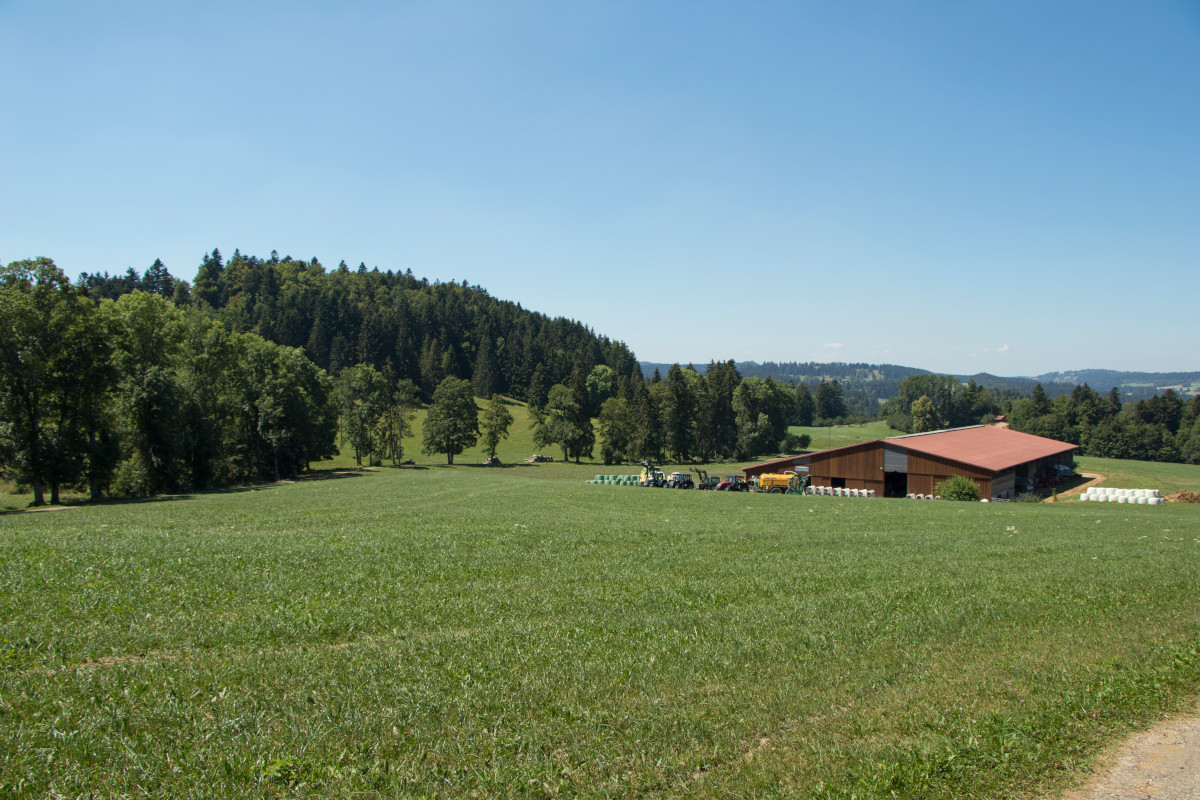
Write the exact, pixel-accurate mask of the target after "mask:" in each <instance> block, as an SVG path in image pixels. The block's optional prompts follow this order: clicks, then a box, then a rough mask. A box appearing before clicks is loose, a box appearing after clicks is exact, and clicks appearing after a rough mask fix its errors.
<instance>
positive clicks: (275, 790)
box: [0, 451, 1200, 798]
mask: <svg viewBox="0 0 1200 800" xmlns="http://www.w3.org/2000/svg"><path fill="white" fill-rule="evenodd" d="M502 452H503V451H502ZM461 460H462V461H463V462H464V463H463V465H462V466H455V467H453V468H448V467H445V466H438V465H435V464H433V463H428V464H426V465H423V466H419V467H416V468H401V469H394V468H386V467H385V468H383V469H379V470H376V471H363V472H351V473H349V474H348V475H347V476H346V477H342V478H330V479H327V480H317V481H306V482H298V483H295V484H290V485H279V486H271V487H263V488H258V489H253V490H245V491H231V492H223V493H214V494H206V495H196V496H188V497H180V498H172V499H162V500H157V501H143V502H134V503H123V504H108V505H100V506H88V507H82V508H73V509H68V510H65V511H58V512H46V513H36V514H10V515H4V516H0V541H2V542H3V546H2V547H0V741H2V743H3V744H2V746H0V754H2V755H0V796H3V797H47V796H49V797H57V796H62V797H76V796H86V795H89V794H90V796H98V797H117V796H130V797H136V796H151V797H166V796H171V797H214V796H215V797H238V798H258V797H286V796H321V797H331V796H337V797H342V796H354V797H376V796H378V797H393V796H405V797H409V796H412V797H420V796H427V797H470V796H511V797H574V796H587V797H633V796H638V797H679V796H685V797H699V798H707V797H828V798H849V797H891V796H897V797H911V798H918V797H919V798H930V797H945V798H951V797H968V796H970V797H1043V796H1047V795H1050V794H1053V793H1054V792H1056V791H1057V790H1059V789H1060V788H1061V787H1063V786H1065V785H1067V784H1069V783H1070V782H1072V781H1073V780H1076V779H1077V778H1078V776H1079V775H1080V774H1081V771H1083V770H1086V769H1087V767H1088V765H1089V763H1090V759H1092V758H1093V757H1094V756H1095V754H1096V753H1097V751H1098V748H1099V747H1101V746H1102V745H1104V744H1105V743H1108V742H1111V741H1113V740H1114V738H1115V737H1117V736H1119V735H1121V734H1122V733H1123V732H1124V731H1126V730H1128V729H1130V727H1131V726H1138V725H1145V724H1147V723H1149V722H1150V721H1152V720H1153V719H1154V718H1155V716H1156V715H1158V714H1160V713H1162V712H1164V711H1172V710H1180V709H1183V708H1186V707H1189V704H1191V703H1194V700H1195V698H1196V696H1197V693H1198V691H1200V656H1198V649H1200V625H1198V621H1200V592H1198V591H1197V587H1198V586H1200V524H1198V523H1200V511H1198V509H1197V507H1195V506H1179V505H1175V506H1163V507H1155V508H1150V507H1138V506H1134V507H1130V506H1124V505H1105V506H1095V505H1088V504H1061V505H1042V504H1020V503H1009V504H995V505H985V504H966V503H961V504H960V503H914V502H911V501H903V500H896V501H892V500H882V499H876V500H862V499H853V498H845V499H843V498H824V497H779V496H770V495H745V494H726V493H711V492H673V491H658V490H642V489H632V488H617V487H608V486H587V485H584V484H583V480H584V479H586V478H589V477H591V476H592V474H594V473H595V472H597V471H607V470H604V469H602V468H600V469H598V468H597V467H595V466H593V465H582V466H576V465H570V464H547V465H536V466H525V465H520V466H507V467H503V468H499V469H489V468H483V467H480V466H474V465H470V464H468V463H467V459H461ZM511 460H516V459H515V457H514V458H511V459H506V461H511ZM1176 469H1179V468H1178V467H1177V468H1176ZM1187 469H1190V470H1192V472H1191V473H1190V475H1191V478H1190V479H1192V480H1194V479H1195V478H1196V476H1197V473H1200V469H1197V468H1194V467H1193V468H1185V472H1186V470H1187ZM330 474H332V473H330Z"/></svg>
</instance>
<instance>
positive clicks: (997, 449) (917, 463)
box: [743, 425, 1079, 497]
mask: <svg viewBox="0 0 1200 800" xmlns="http://www.w3.org/2000/svg"><path fill="white" fill-rule="evenodd" d="M1078 449H1079V446H1078V445H1074V444H1067V443H1066V442H1059V441H1055V440H1054V439H1046V438H1044V437H1041V436H1033V435H1031V434H1028V433H1020V432H1019V431H1014V430H1009V429H1007V428H996V427H991V426H988V425H977V426H974V427H969V428H953V429H951V430H942V431H930V432H929V433H913V434H909V435H907V436H891V437H888V438H886V439H877V440H875V441H873V442H863V443H862V444H851V445H846V446H845V447H835V448H833V449H832V450H822V451H820V452H817V453H809V454H807V455H803V456H793V457H791V458H784V459H779V460H778V461H770V462H767V463H765V464H756V465H754V466H752V467H746V469H745V470H743V471H744V472H745V473H746V477H747V478H749V477H752V476H754V475H758V474H761V473H764V472H784V471H790V470H797V471H799V472H802V473H806V474H808V475H809V476H810V478H811V480H812V485H813V486H833V487H835V488H836V487H843V488H847V489H867V490H874V491H875V496H876V497H904V496H905V495H907V494H910V493H915V494H933V487H934V485H935V484H937V483H938V482H940V481H944V480H945V479H946V478H949V477H950V476H951V475H965V476H967V477H968V478H971V479H972V480H974V481H975V482H976V483H977V484H979V494H980V496H981V497H1011V496H1012V495H1013V494H1015V493H1016V492H1017V491H1018V489H1021V490H1023V489H1025V488H1027V487H1038V486H1046V485H1048V484H1051V483H1053V482H1054V481H1055V480H1056V479H1057V476H1058V473H1057V467H1058V466H1059V465H1065V466H1068V467H1069V466H1070V465H1071V461H1072V455H1073V454H1074V452H1075V451H1076V450H1078Z"/></svg>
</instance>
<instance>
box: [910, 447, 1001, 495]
mask: <svg viewBox="0 0 1200 800" xmlns="http://www.w3.org/2000/svg"><path fill="white" fill-rule="evenodd" d="M951 475H965V476H966V477H968V478H971V479H972V480H974V481H975V482H976V483H977V484H979V495H980V496H981V497H991V496H992V474H991V473H990V472H988V471H987V470H984V469H980V468H979V467H970V466H967V465H965V464H957V463H953V462H949V461H942V460H941V459H938V458H934V457H932V456H927V455H924V454H923V453H914V452H912V451H911V450H910V451H909V453H908V491H909V492H911V493H914V494H933V487H934V486H935V485H937V484H939V483H941V482H942V481H944V480H946V478H949V477H950V476H951Z"/></svg>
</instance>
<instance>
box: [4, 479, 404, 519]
mask: <svg viewBox="0 0 1200 800" xmlns="http://www.w3.org/2000/svg"><path fill="white" fill-rule="evenodd" d="M375 469H379V467H376V468H375ZM408 469H413V467H408ZM415 469H426V468H425V467H415ZM369 471H371V470H369V469H367V468H365V467H352V468H350V469H324V470H314V471H312V472H306V473H304V474H303V475H299V476H297V477H295V478H290V479H285V480H280V481H273V482H271V483H253V484H247V485H245V486H226V487H223V488H220V489H203V490H200V491H196V492H182V493H178V494H155V495H145V496H135V497H103V498H101V499H99V500H91V499H89V498H86V497H69V498H67V499H65V500H62V501H61V502H59V503H56V504H54V505H49V504H46V505H40V506H34V505H28V506H24V507H17V506H12V505H9V506H7V507H5V506H4V505H0V515H4V514H30V513H42V512H48V511H68V510H70V509H75V508H86V507H88V506H126V505H140V504H143V503H168V502H173V501H176V500H192V499H194V498H195V497H196V496H197V495H205V494H242V493H246V492H263V491H267V490H269V489H278V488H279V487H281V486H287V485H288V484H292V483H300V482H303V481H327V480H339V479H342V478H361V477H362V476H363V475H364V474H366V473H367V472H369Z"/></svg>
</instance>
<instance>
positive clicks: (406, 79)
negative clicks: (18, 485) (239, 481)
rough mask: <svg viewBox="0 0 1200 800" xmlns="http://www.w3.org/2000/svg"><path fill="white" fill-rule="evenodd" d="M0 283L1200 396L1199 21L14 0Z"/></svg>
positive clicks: (1157, 7) (886, 6)
mask: <svg viewBox="0 0 1200 800" xmlns="http://www.w3.org/2000/svg"><path fill="white" fill-rule="evenodd" d="M0 53H2V54H3V61H2V64H3V66H2V67H0V154H2V155H0V261H2V262H8V261H13V260H17V259H23V258H31V257H35V256H48V257H50V258H53V259H54V260H55V261H56V262H57V263H58V264H59V265H60V266H61V267H62V268H63V269H64V271H65V272H66V273H67V274H68V275H69V276H71V277H72V278H74V277H76V276H78V274H79V273H81V272H84V271H87V272H93V271H108V272H110V273H116V272H124V271H125V269H126V268H127V267H130V266H132V267H134V268H135V269H137V270H139V271H141V270H144V269H145V268H146V267H148V266H149V265H150V264H151V263H152V262H153V261H154V259H155V258H161V259H162V260H163V262H164V263H165V264H166V265H167V267H168V269H170V271H171V272H172V274H174V275H176V276H177V277H182V278H186V279H189V280H190V279H191V278H192V277H194V275H195V271H196V268H197V266H198V265H199V264H200V261H201V259H202V257H203V256H204V254H205V253H206V252H208V251H210V250H212V249H213V248H214V247H218V248H220V249H221V251H222V253H224V254H225V255H226V256H228V255H230V254H232V253H233V250H234V249H235V248H239V249H241V251H242V252H244V253H249V254H253V255H258V256H262V257H266V256H267V255H269V254H270V251H271V250H273V249H275V250H278V251H279V253H280V254H281V255H292V256H294V257H297V258H305V259H309V258H313V257H316V258H318V259H320V261H321V262H322V263H323V264H325V266H326V268H328V269H332V268H333V267H335V266H336V265H337V263H338V262H339V261H340V260H343V259H344V260H345V261H347V262H348V263H349V264H350V265H351V266H352V267H354V266H357V265H358V263H359V262H365V263H366V264H367V266H368V267H375V266H378V267H379V268H380V269H385V270H387V269H391V270H401V271H403V270H406V269H411V270H412V271H413V272H414V273H415V274H416V275H418V276H423V277H427V278H429V279H430V280H442V281H452V280H453V281H461V280H463V279H466V280H467V281H469V282H470V283H472V284H478V285H480V286H482V287H484V288H485V289H487V290H488V291H489V292H490V293H491V294H492V295H493V296H495V297H499V298H503V299H507V300H513V301H517V302H520V303H521V304H522V305H523V306H525V307H526V308H530V309H534V310H537V311H540V312H543V313H546V314H549V315H551V316H566V317H570V318H572V319H577V320H580V321H582V322H584V323H586V324H587V325H589V326H590V327H591V328H592V329H593V330H595V331H596V332H598V333H602V334H604V335H607V336H609V337H611V338H614V339H619V340H621V341H624V342H626V343H627V344H628V345H629V346H630V347H631V348H632V349H633V350H634V352H635V353H636V354H637V356H638V357H639V358H641V359H643V360H649V361H664V362H673V361H679V362H683V363H686V362H689V361H691V362H695V363H697V364H703V363H707V362H708V361H710V360H726V359H730V358H732V359H736V360H755V361H768V360H774V361H793V360H795V361H808V360H819V361H867V362H889V363H896V364H903V365H907V366H915V367H923V368H925V369H930V370H936V371H942V372H954V373H975V372H992V373H995V374H1000V375H1033V374H1038V373H1041V372H1046V371H1052V370H1075V369H1084V368H1109V369H1126V370H1148V371H1172V370H1200V347H1198V346H1197V342H1198V341H1200V336H1198V335H1197V331H1198V326H1197V322H1198V321H1200V314H1198V313H1197V311H1198V309H1200V0H1138V2H1127V1H1126V0H1121V1H1120V2H1108V1H1107V0H1079V1H1078V2H1070V1H1065V2H1057V1H1056V0H971V1H970V2H950V1H949V0H947V1H946V2H939V3H933V2H922V1H921V0H914V1H912V2H894V0H878V1H876V2H855V1H854V0H847V2H827V1H826V0H819V1H818V0H812V1H811V2H802V1H800V0H797V1H796V2H754V1H753V0H747V1H746V2H737V3H733V2H726V3H713V2H695V1H694V0H688V2H665V1H664V2H653V0H649V1H647V0H641V1H638V2H632V1H630V2H623V1H622V0H597V1H596V2H575V1H574V0H572V1H571V2H562V1H561V0H559V1H557V2H548V1H547V2H541V1H538V0H534V1H532V2H525V1H523V0H508V1H506V2H473V1H471V0H465V1H459V0H447V1H446V2H403V1H402V0H396V1H395V2H355V1H354V0H345V1H343V2H325V1H322V2H253V0H239V1H238V2H223V1H222V0H216V1H209V2H198V3H171V2H162V1H161V0H154V2H144V3H139V2H124V1H123V0H114V2H103V3H100V2H93V1H91V0H89V1H88V2H65V1H63V0H0Z"/></svg>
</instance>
